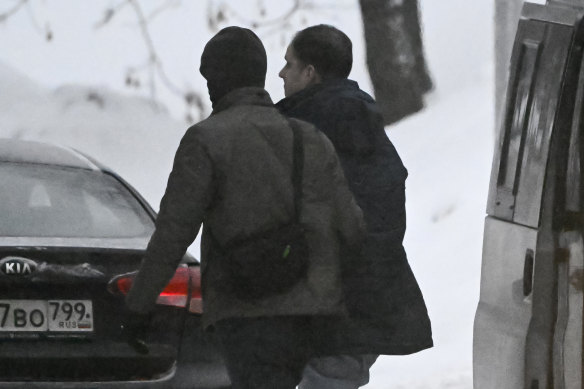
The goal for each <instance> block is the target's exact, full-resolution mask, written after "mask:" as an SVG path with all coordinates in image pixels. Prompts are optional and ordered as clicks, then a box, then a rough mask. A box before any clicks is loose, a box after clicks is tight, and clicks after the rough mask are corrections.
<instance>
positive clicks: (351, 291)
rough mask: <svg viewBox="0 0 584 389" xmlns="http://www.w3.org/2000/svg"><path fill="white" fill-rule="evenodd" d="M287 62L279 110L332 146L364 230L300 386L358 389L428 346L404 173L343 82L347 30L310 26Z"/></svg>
mask: <svg viewBox="0 0 584 389" xmlns="http://www.w3.org/2000/svg"><path fill="white" fill-rule="evenodd" d="M285 60H286V64H285V66H284V67H283V68H282V70H281V71H280V74H279V76H280V77H281V78H282V79H283V80H284V92H285V96H286V97H285V98H284V99H283V100H281V101H280V102H279V103H278V104H277V107H278V108H279V109H280V111H281V112H282V113H284V114H285V115H287V116H289V117H294V118H298V119H302V120H305V121H307V122H310V123H312V124H314V125H315V126H316V127H317V128H318V129H320V130H321V131H322V132H323V133H324V134H326V135H327V137H328V138H329V139H330V140H331V141H332V143H333V145H334V146H335V149H336V151H337V153H338V155H339V158H340V161H341V165H342V167H343V170H344V172H345V176H346V178H347V180H348V182H349V187H350V189H351V191H352V192H353V194H354V196H355V199H356V200H357V203H358V205H359V206H360V207H361V209H362V210H363V213H364V216H365V221H366V224H367V240H366V243H365V249H364V251H363V252H362V253H360V254H358V255H355V254H350V255H345V256H344V257H343V258H342V263H343V287H344V293H345V302H346V304H347V306H348V308H349V313H350V318H349V319H347V320H341V321H339V322H338V323H336V324H335V325H333V326H328V327H326V328H324V327H323V328H322V331H321V334H320V336H319V337H318V338H319V339H321V340H322V341H321V343H320V344H319V345H318V348H319V353H320V354H321V355H322V357H319V358H313V359H312V360H311V361H310V362H309V364H308V366H307V367H306V368H305V370H304V375H303V381H302V382H301V384H300V388H301V389H316V388H318V389H327V388H335V389H345V388H346V389H349V388H358V387H360V386H362V385H365V384H366V383H367V382H368V381H369V368H370V367H371V365H372V364H373V363H374V362H375V360H376V359H377V357H378V355H380V354H385V355H404V354H411V353H415V352H418V351H420V350H423V349H426V348H429V347H432V333H431V328H430V319H429V317H428V313H427V310H426V306H425V303H424V299H423V297H422V294H421V292H420V289H419V287H418V284H417V282H416V279H415V277H414V274H413V273H412V270H411V269H410V266H409V264H408V261H407V256H406V253H405V250H404V248H403V246H402V241H403V238H404V233H405V229H406V212H405V180H406V177H407V170H406V168H405V167H404V165H403V164H402V161H401V159H400V157H399V155H398V154H397V152H396V150H395V148H394V146H393V144H392V143H391V142H390V140H389V139H388V137H387V135H386V133H385V130H384V126H383V120H382V117H381V114H380V112H379V110H378V108H377V105H376V103H375V101H374V100H373V98H372V97H371V96H369V95H368V94H367V93H365V92H363V91H362V90H361V89H359V86H358V85H357V83H356V82H355V81H351V80H348V79H347V77H348V75H349V73H350V71H351V67H352V62H353V59H352V44H351V40H350V39H349V38H348V37H347V36H346V35H345V34H344V33H343V32H341V31H340V30H338V29H336V28H334V27H332V26H328V25H318V26H313V27H309V28H306V29H304V30H302V31H300V32H298V33H297V34H296V36H295V37H294V39H293V40H292V42H291V43H290V45H289V46H288V49H287V51H286V55H285Z"/></svg>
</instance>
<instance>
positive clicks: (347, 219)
mask: <svg viewBox="0 0 584 389" xmlns="http://www.w3.org/2000/svg"><path fill="white" fill-rule="evenodd" d="M323 139H324V143H325V147H326V148H327V150H326V155H328V156H329V158H328V163H327V170H328V171H327V176H328V177H331V180H332V182H331V186H330V187H331V188H333V198H334V201H333V203H334V207H335V208H334V210H333V212H334V215H335V217H334V223H335V226H336V228H337V230H338V232H339V234H340V238H341V240H342V243H344V244H345V245H347V246H348V248H351V249H356V250H358V249H359V247H360V245H361V244H362V243H363V241H364V239H365V236H366V226H365V220H364V217H363V212H362V210H361V208H360V207H359V206H358V205H357V202H356V201H355V198H354V196H353V193H352V192H351V191H350V189H349V186H348V184H347V180H346V178H345V174H344V173H343V169H342V167H341V164H340V162H339V158H338V156H337V153H336V152H335V148H334V146H333V145H332V143H331V142H330V141H329V140H328V138H326V137H325V136H323Z"/></svg>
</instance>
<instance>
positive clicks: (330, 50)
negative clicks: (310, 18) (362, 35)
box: [291, 24, 353, 80]
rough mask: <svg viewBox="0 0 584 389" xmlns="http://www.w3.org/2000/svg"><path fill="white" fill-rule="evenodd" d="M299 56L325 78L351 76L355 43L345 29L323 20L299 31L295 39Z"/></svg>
mask: <svg viewBox="0 0 584 389" xmlns="http://www.w3.org/2000/svg"><path fill="white" fill-rule="evenodd" d="M291 45H292V48H293V49H294V54H295V55H296V57H297V58H298V59H299V60H300V61H302V62H303V63H304V64H306V65H312V66H314V68H315V69H316V71H317V72H318V74H320V76H321V77H322V78H323V80H328V79H332V78H347V77H348V76H349V73H350V72H351V67H352V66H353V44H352V42H351V39H349V37H348V36H347V35H346V34H345V33H344V32H342V31H341V30H339V29H337V28H335V27H333V26H330V25H327V24H319V25H316V26H311V27H308V28H305V29H304V30H302V31H299V32H297V33H296V35H295V36H294V39H292V43H291Z"/></svg>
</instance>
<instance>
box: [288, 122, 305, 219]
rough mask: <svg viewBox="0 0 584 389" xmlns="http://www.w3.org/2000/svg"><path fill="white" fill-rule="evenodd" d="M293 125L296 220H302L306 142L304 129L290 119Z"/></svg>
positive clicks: (293, 183) (293, 174) (293, 176)
mask: <svg viewBox="0 0 584 389" xmlns="http://www.w3.org/2000/svg"><path fill="white" fill-rule="evenodd" d="M288 122H289V123H290V127H292V132H293V139H294V146H293V152H292V163H293V167H292V185H293V186H294V222H296V223H298V222H299V221H300V212H301V210H302V173H303V170H304V144H303V140H302V130H301V129H300V126H299V125H298V122H296V121H295V120H290V119H288Z"/></svg>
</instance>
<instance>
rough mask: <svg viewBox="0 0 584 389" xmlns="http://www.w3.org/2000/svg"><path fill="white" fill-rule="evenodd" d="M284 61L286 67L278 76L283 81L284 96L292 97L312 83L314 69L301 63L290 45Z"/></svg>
mask: <svg viewBox="0 0 584 389" xmlns="http://www.w3.org/2000/svg"><path fill="white" fill-rule="evenodd" d="M284 59H285V60H286V65H284V67H283V68H282V70H280V73H278V76H280V77H281V78H282V79H283V80H284V96H286V97H288V96H292V95H293V94H294V93H296V92H300V91H301V90H303V89H304V88H306V87H307V86H309V85H311V84H313V83H314V74H313V73H314V68H313V67H312V66H310V65H306V64H304V63H302V62H301V61H300V60H299V59H298V58H297V57H296V54H295V53H294V49H293V48H292V45H290V46H288V49H287V50H286V55H285V56H284ZM311 69H312V71H311Z"/></svg>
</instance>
